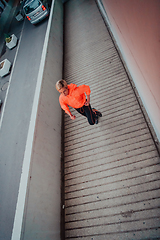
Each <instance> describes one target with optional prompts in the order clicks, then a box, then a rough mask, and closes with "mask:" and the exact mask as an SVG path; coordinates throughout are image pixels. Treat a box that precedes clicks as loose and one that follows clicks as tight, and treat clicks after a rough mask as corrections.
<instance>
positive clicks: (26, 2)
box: [24, 0, 34, 6]
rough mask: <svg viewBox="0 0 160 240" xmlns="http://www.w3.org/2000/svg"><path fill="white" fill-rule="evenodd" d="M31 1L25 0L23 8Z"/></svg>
mask: <svg viewBox="0 0 160 240" xmlns="http://www.w3.org/2000/svg"><path fill="white" fill-rule="evenodd" d="M33 1H34V0H26V1H25V4H24V6H25V5H27V4H28V3H30V2H33Z"/></svg>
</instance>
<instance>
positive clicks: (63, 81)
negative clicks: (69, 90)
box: [56, 79, 67, 91]
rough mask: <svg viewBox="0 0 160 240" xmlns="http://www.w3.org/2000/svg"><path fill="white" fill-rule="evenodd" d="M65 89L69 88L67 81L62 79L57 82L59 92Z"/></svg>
mask: <svg viewBox="0 0 160 240" xmlns="http://www.w3.org/2000/svg"><path fill="white" fill-rule="evenodd" d="M63 87H65V88H66V87H67V82H66V81H65V80H63V79H61V80H59V81H57V82H56V89H57V91H59V90H61V88H63Z"/></svg>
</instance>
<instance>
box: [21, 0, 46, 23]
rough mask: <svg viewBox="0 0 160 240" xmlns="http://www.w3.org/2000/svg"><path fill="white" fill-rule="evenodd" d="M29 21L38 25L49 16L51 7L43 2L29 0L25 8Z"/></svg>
mask: <svg viewBox="0 0 160 240" xmlns="http://www.w3.org/2000/svg"><path fill="white" fill-rule="evenodd" d="M23 10H24V13H25V15H26V16H27V19H28V20H29V21H30V22H31V23H32V24H37V23H38V22H40V21H42V20H43V19H44V18H46V17H47V16H48V15H49V6H48V4H47V2H46V4H45V5H44V3H42V1H41V0H27V1H26V2H25V4H24V6H23Z"/></svg>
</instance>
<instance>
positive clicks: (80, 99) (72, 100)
mask: <svg viewBox="0 0 160 240" xmlns="http://www.w3.org/2000/svg"><path fill="white" fill-rule="evenodd" d="M68 90H69V93H68V95H67V96H63V95H62V94H61V95H60V96H59V102H60V105H61V108H62V109H63V110H64V111H65V112H68V111H69V107H68V106H71V107H73V108H81V107H82V106H83V105H84V103H85V101H86V95H85V93H86V94H87V95H90V93H91V90H90V87H89V86H87V85H81V86H79V87H77V85H76V84H73V83H71V84H70V85H68Z"/></svg>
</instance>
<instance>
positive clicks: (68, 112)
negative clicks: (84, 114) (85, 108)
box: [66, 111, 76, 120]
mask: <svg viewBox="0 0 160 240" xmlns="http://www.w3.org/2000/svg"><path fill="white" fill-rule="evenodd" d="M66 113H67V114H68V115H69V116H70V118H71V119H72V120H74V119H75V118H76V116H74V115H72V113H71V112H70V111H66Z"/></svg>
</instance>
